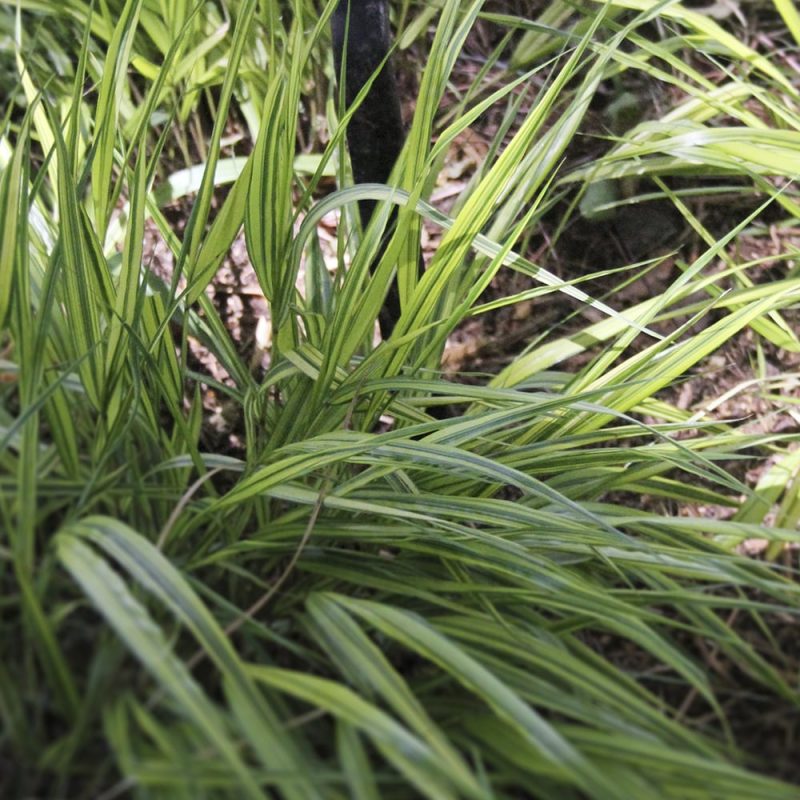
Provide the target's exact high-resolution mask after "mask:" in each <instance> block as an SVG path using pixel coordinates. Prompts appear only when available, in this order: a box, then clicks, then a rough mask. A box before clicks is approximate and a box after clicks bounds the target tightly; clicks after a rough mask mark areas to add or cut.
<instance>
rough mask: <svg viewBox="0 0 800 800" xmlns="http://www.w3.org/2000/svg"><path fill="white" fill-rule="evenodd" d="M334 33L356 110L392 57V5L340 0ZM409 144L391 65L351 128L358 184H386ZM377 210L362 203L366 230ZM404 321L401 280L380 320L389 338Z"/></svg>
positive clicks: (335, 48) (335, 49)
mask: <svg viewBox="0 0 800 800" xmlns="http://www.w3.org/2000/svg"><path fill="white" fill-rule="evenodd" d="M348 7H349V15H348ZM348 16H349V19H348ZM331 28H332V31H333V53H334V60H335V63H336V74H337V77H338V78H341V76H342V63H343V62H344V65H345V66H344V68H345V75H344V86H345V92H344V93H345V100H346V103H347V105H348V106H350V105H351V104H352V102H353V101H354V100H355V98H356V96H357V95H358V93H359V92H360V91H361V89H362V88H363V86H364V84H365V83H366V82H367V81H368V80H369V79H370V78H371V77H372V75H373V73H375V71H376V70H377V69H378V67H380V65H381V63H382V62H383V60H384V59H385V58H386V54H387V53H388V52H389V48H390V46H391V34H390V31H389V11H388V6H387V2H386V0H340V2H339V5H338V6H337V8H336V10H335V11H334V12H333V17H332V20H331ZM345 47H346V58H344V54H345ZM404 139H405V132H404V130H403V119H402V116H401V112H400V98H399V96H398V94H397V84H396V82H395V77H394V72H393V70H392V65H391V63H390V62H388V61H387V63H386V64H384V66H383V68H382V69H381V71H380V73H379V74H378V75H377V76H376V78H375V81H374V83H373V84H372V86H371V88H370V90H369V92H368V93H367V96H366V97H365V98H364V100H363V102H362V103H361V105H360V106H359V107H358V109H357V110H356V112H355V114H354V115H353V117H352V119H351V120H350V124H349V125H348V128H347V144H348V147H349V149H350V162H351V164H352V167H353V178H354V180H355V182H356V183H386V182H387V181H388V180H389V176H390V174H391V172H392V168H393V167H394V164H395V161H396V160H397V157H398V156H399V155H400V151H401V149H402V147H403V141H404ZM375 205H376V203H375V201H374V200H363V201H362V202H361V203H359V214H360V216H361V223H362V225H363V226H364V227H366V226H367V224H368V223H369V220H370V218H371V217H372V213H373V211H374V210H375ZM395 217H396V215H393V216H392V222H391V223H390V225H389V229H388V230H387V237H388V236H389V235H390V234H391V230H392V227H393V222H394V220H395ZM381 252H382V251H381ZM378 258H380V253H379V254H378ZM399 317H400V296H399V291H398V287H397V280H396V279H395V280H393V281H392V285H391V287H390V288H389V292H388V294H387V296H386V302H385V304H384V307H383V309H382V310H381V314H380V318H379V322H380V328H381V334H382V336H383V338H384V339H386V338H387V337H388V336H389V334H390V333H391V332H392V330H393V329H394V326H395V324H396V322H397V320H398V318H399Z"/></svg>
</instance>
